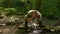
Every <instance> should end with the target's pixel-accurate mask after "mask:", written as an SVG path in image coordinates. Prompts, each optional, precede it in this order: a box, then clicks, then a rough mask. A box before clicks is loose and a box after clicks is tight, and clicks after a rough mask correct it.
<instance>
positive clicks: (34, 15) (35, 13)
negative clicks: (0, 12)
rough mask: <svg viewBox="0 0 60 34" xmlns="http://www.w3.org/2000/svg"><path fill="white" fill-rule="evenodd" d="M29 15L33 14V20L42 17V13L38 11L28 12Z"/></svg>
mask: <svg viewBox="0 0 60 34" xmlns="http://www.w3.org/2000/svg"><path fill="white" fill-rule="evenodd" d="M28 14H31V17H32V18H37V17H38V16H41V14H40V12H39V11H37V10H30V11H28Z"/></svg>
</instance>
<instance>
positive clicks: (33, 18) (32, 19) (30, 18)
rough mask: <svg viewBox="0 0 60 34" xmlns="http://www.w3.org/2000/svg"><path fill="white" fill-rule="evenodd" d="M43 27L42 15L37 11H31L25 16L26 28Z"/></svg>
mask: <svg viewBox="0 0 60 34" xmlns="http://www.w3.org/2000/svg"><path fill="white" fill-rule="evenodd" d="M37 26H39V27H42V15H41V13H40V12H39V11H37V10H30V11H28V12H27V14H26V15H25V27H32V28H36V27H37Z"/></svg>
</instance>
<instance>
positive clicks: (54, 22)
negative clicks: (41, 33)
mask: <svg viewBox="0 0 60 34" xmlns="http://www.w3.org/2000/svg"><path fill="white" fill-rule="evenodd" d="M32 9H34V10H38V11H39V12H40V13H41V14H42V17H43V21H42V24H43V25H44V26H45V28H46V29H47V30H51V31H54V30H56V31H60V0H0V17H1V16H4V17H7V20H8V18H10V17H16V16H17V17H21V18H20V19H23V17H24V15H25V14H26V13H27V12H28V11H29V10H32ZM17 17H16V18H17ZM12 19H14V18H12ZM22 21H24V20H22ZM14 26H15V25H14ZM4 27H6V26H4ZM4 27H3V28H4ZM7 27H8V28H10V27H11V26H10V27H9V26H7ZM7 27H6V28H7ZM12 27H13V26H12ZM48 33H50V32H48ZM48 33H47V34H48ZM52 34H55V32H54V33H52ZM58 34H59V33H58Z"/></svg>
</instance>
